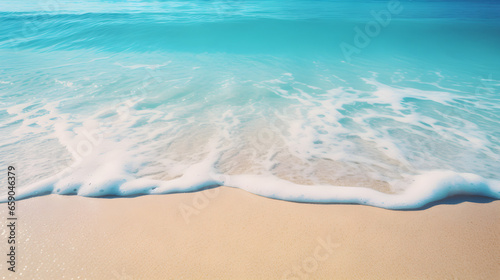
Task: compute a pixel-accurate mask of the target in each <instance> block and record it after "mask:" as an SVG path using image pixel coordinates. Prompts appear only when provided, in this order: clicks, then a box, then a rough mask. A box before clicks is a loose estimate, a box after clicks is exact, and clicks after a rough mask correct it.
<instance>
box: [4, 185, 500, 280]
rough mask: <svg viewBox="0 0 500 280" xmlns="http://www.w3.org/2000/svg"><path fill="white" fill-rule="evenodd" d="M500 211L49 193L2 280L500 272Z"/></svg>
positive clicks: (222, 194)
mask: <svg viewBox="0 0 500 280" xmlns="http://www.w3.org/2000/svg"><path fill="white" fill-rule="evenodd" d="M1 211H6V207H2V208H1ZM4 214H6V213H4V212H2V216H3V215H4ZM499 217H500V201H486V202H483V201H481V202H467V201H464V202H461V203H457V204H451V203H442V204H437V205H434V206H432V207H427V208H424V209H423V210H413V211H394V210H386V209H381V208H376V207H370V206H360V205H339V204H327V205H322V204H306V203H292V202H286V201H279V200H273V199H269V198H265V197H260V196H256V195H253V194H250V193H247V192H245V191H242V190H239V189H234V188H227V187H221V188H216V189H209V190H204V191H201V192H194V193H182V194H170V195H157V196H152V195H148V196H140V197H135V198H113V199H106V198H86V197H80V196H60V195H49V196H44V197H35V198H31V199H26V200H22V201H20V202H18V225H19V226H18V233H17V240H18V245H17V246H18V250H17V255H18V262H17V272H16V273H15V274H12V275H9V276H8V277H7V278H6V276H5V274H3V273H2V274H3V275H4V276H2V279H498V278H499V277H500V251H499V250H498V248H499V247H500V221H499ZM1 231H2V232H3V233H2V238H4V237H5V234H6V232H5V225H4V224H2V227H1ZM2 246H5V244H4V245H2ZM0 269H1V270H2V271H5V270H6V264H5V262H1V263H0Z"/></svg>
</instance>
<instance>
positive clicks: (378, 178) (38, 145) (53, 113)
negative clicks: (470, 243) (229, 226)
mask: <svg viewBox="0 0 500 280" xmlns="http://www.w3.org/2000/svg"><path fill="white" fill-rule="evenodd" d="M499 17H500V3H499V2H497V1H422V0H420V1H243V0H241V1H85V2H82V3H79V2H76V1H22V3H19V2H18V1H3V2H2V4H1V6H0V61H1V64H0V101H1V103H0V132H1V135H2V137H1V141H0V156H1V157H0V163H1V166H8V165H16V166H17V169H19V170H20V171H19V172H20V174H21V175H20V178H21V181H20V182H21V183H22V184H21V185H20V186H19V189H18V192H19V194H18V195H19V197H20V198H23V197H30V196H37V195H44V194H49V193H58V194H78V195H83V196H108V195H110V196H131V195H138V194H163V193H171V192H184V191H193V190H197V189H202V188H205V187H211V186H218V185H228V186H231V187H237V188H241V189H245V190H247V191H250V192H253V193H256V194H259V195H263V196H267V197H273V198H277V199H284V200H291V201H305V202H321V203H323V202H332V203H337V202H338V203H344V202H346V203H361V204H370V205H375V206H380V207H385V208H416V207H419V206H421V205H423V204H425V203H427V202H430V201H433V200H437V199H440V198H443V197H446V196H450V195H454V194H459V193H464V194H479V195H485V196H490V197H493V198H499V197H500V183H499V180H500V174H499V172H498V170H500V95H499V90H500V68H499V67H498V65H499V62H500V51H499V50H500V18H499ZM1 192H3V191H1ZM1 192H0V194H1Z"/></svg>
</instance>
